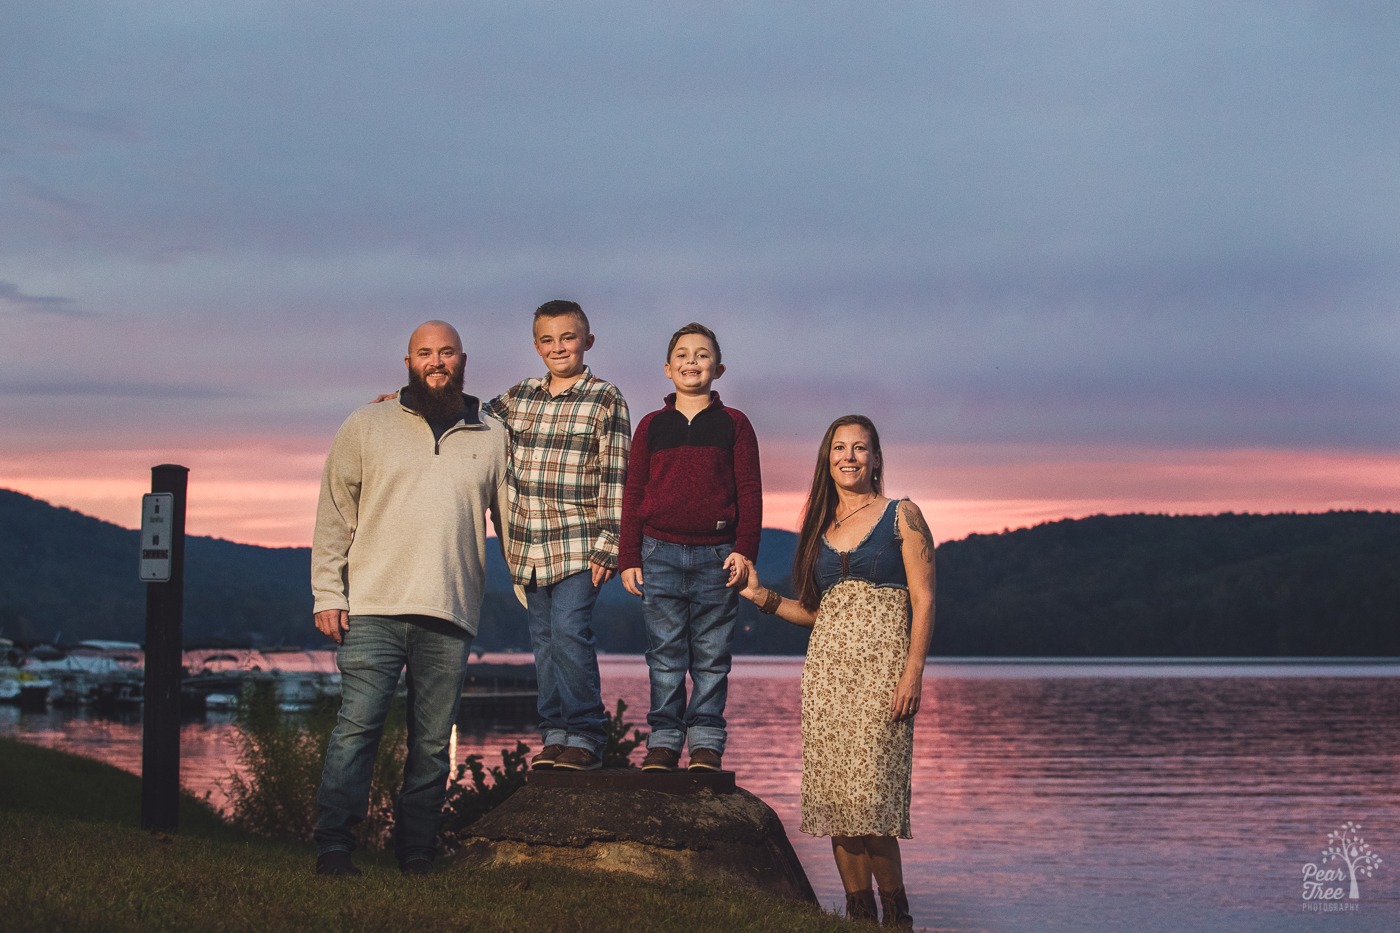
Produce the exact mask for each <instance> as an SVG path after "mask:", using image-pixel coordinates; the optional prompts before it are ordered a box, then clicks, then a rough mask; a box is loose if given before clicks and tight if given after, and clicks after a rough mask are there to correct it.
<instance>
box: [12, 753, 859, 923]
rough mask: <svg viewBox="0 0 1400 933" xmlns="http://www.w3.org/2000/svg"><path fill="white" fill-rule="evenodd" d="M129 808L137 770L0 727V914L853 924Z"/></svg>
mask: <svg viewBox="0 0 1400 933" xmlns="http://www.w3.org/2000/svg"><path fill="white" fill-rule="evenodd" d="M139 816H140V782H139V779H138V778H136V777H135V776H134V775H131V774H128V773H126V772H124V771H121V770H119V769H116V768H112V767H110V766H108V765H104V764H101V763H99V762H95V761H91V760H89V759H85V758H79V757H75V756H72V755H68V754H65V753H62V752H56V751H52V750H48V749H42V748H37V747H34V746H31V745H26V744H24V743H21V742H15V741H13V740H8V739H0V839H3V840H4V844H3V845H0V930H43V929H62V930H68V931H75V933H76V931H86V930H132V931H136V930H140V931H148V930H179V931H181V933H189V931H199V930H220V931H224V930H229V931H237V930H249V931H258V933H273V931H278V930H295V931H298V933H305V931H308V930H386V931H388V930H392V931H395V933H398V931H403V930H412V929H428V928H431V929H436V930H481V931H490V930H501V931H506V930H512V931H513V930H551V931H573V930H577V931H581V933H582V931H587V933H604V931H611V930H623V929H636V930H674V931H691V930H726V931H727V930H752V931H760V930H762V931H769V930H795V931H804V930H813V931H816V930H827V931H834V930H846V929H856V928H855V927H851V926H849V925H848V924H847V922H846V921H845V920H842V919H839V918H836V917H833V916H831V915H829V914H825V913H822V912H821V911H819V910H817V909H816V908H814V907H811V906H807V905H802V904H796V903H793V902H791V901H787V900H784V899H781V898H777V897H773V896H769V895H766V894H763V893H761V892H756V891H751V890H747V889H741V888H730V887H724V886H716V885H706V884H693V883H680V884H671V885H665V886H663V885H658V884H652V883H649V882H644V881H640V880H634V879H631V878H628V877H627V876H625V875H613V874H606V873H601V872H599V873H589V872H573V871H568V870H565V869H559V868H547V867H543V866H539V867H528V866H527V867H516V868H511V869H499V870H473V871H468V870H467V869H466V868H459V867H457V866H454V865H452V864H451V863H450V862H446V863H444V865H443V867H442V869H441V870H440V871H439V872H438V873H437V874H435V875H432V876H429V877H426V878H405V877H403V876H401V875H400V874H399V873H398V870H397V868H396V867H395V866H394V864H393V861H392V858H390V857H388V856H384V855H373V854H369V853H359V854H357V856H356V858H357V861H358V862H359V863H360V865H361V867H362V868H363V869H364V871H365V873H364V875H363V876H361V877H359V878H322V877H318V876H316V875H315V874H314V873H313V872H312V865H313V863H314V850H313V848H312V847H311V846H307V845H294V844H287V843H278V842H272V841H269V840H267V839H263V838H261V837H257V836H251V835H248V834H245V833H243V832H241V831H238V830H236V829H233V828H231V827H229V826H228V825H226V824H224V823H223V822H222V821H221V820H220V819H219V817H218V815H217V814H215V813H214V812H213V811H211V810H210V809H209V808H208V807H206V806H205V805H204V804H203V803H201V802H200V801H198V800H195V799H192V798H186V799H185V800H184V801H183V802H182V808H181V815H180V832H179V833H175V834H169V835H166V834H162V833H149V832H145V831H143V830H141V829H140V828H139Z"/></svg>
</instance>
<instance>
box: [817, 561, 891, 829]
mask: <svg viewBox="0 0 1400 933" xmlns="http://www.w3.org/2000/svg"><path fill="white" fill-rule="evenodd" d="M908 657H909V593H908V591H907V590H904V589H902V588H897V587H875V586H871V585H870V584H869V583H866V582H864V581H859V580H843V581H842V582H840V583H838V584H836V585H835V586H833V587H832V588H831V589H829V590H827V591H826V593H825V594H824V595H823V596H822V601H821V605H820V607H819V608H818V609H817V621H816V624H815V625H814V626H813V628H812V639H811V642H810V643H809V644H808V647H807V660H806V663H805V664H803V666H802V826H801V829H802V831H803V832H804V833H808V834H810V835H813V836H900V837H902V838H905V839H908V838H909V836H910V832H909V794H910V788H909V779H910V773H911V772H912V770H913V766H914V722H913V720H912V719H911V720H906V721H904V722H898V723H896V722H891V721H890V698H891V697H892V696H893V694H894V689H895V687H896V686H897V685H898V683H899V676H900V674H901V673H903V671H904V664H905V661H906V660H907V659H908Z"/></svg>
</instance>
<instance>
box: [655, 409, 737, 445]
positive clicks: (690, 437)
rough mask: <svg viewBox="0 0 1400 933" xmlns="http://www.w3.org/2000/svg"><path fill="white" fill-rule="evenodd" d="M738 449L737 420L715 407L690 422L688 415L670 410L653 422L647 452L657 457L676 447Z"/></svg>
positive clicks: (660, 414) (659, 415) (662, 413)
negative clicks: (686, 416)
mask: <svg viewBox="0 0 1400 933" xmlns="http://www.w3.org/2000/svg"><path fill="white" fill-rule="evenodd" d="M687 446H688V447H724V448H729V449H732V448H733V447H734V419H733V418H731V417H729V412H727V411H725V409H723V408H721V407H719V406H715V407H711V408H707V409H705V410H704V411H702V412H700V414H698V415H696V416H695V420H693V421H690V422H687V421H686V420H685V415H683V414H681V413H680V412H678V411H676V410H675V409H674V408H668V409H666V410H665V411H663V412H661V413H659V414H658V415H657V416H656V417H655V418H653V419H652V420H651V425H650V426H649V427H648V428H647V448H648V449H650V450H651V451H652V452H653V453H655V452H656V451H658V450H671V449H673V448H676V447H687Z"/></svg>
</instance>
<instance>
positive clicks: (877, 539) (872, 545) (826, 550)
mask: <svg viewBox="0 0 1400 933" xmlns="http://www.w3.org/2000/svg"><path fill="white" fill-rule="evenodd" d="M898 505H899V503H898V502H897V501H896V500H894V499H891V500H890V501H889V502H888V503H886V504H885V514H883V515H881V516H880V520H879V521H878V522H876V523H875V525H874V527H872V528H871V529H870V531H869V532H867V533H866V535H865V538H864V539H863V540H862V541H861V542H860V544H857V545H856V546H855V547H854V548H852V549H851V550H849V551H838V550H836V549H835V548H834V547H832V546H831V545H830V544H828V543H827V540H826V535H822V542H821V543H822V546H821V549H820V550H818V551H817V567H816V572H815V577H816V581H817V589H818V590H820V591H821V592H823V593H825V592H826V591H827V590H829V589H830V588H831V587H833V586H835V585H836V584H838V583H840V582H841V581H843V580H864V581H865V582H866V583H870V584H872V585H874V586H896V587H900V588H908V586H909V580H908V578H907V577H905V575H904V553H903V551H902V550H901V549H900V548H901V543H902V542H901V539H900V537H899V535H898V534H897V533H896V529H895V512H896V511H897V509H896V506H898Z"/></svg>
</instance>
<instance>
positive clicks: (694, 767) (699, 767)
mask: <svg viewBox="0 0 1400 933" xmlns="http://www.w3.org/2000/svg"><path fill="white" fill-rule="evenodd" d="M720 767H721V765H720V756H719V752H717V751H715V750H714V749H713V748H692V749H691V750H690V765H689V770H691V771H718V770H720Z"/></svg>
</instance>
